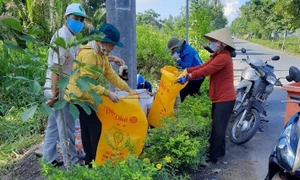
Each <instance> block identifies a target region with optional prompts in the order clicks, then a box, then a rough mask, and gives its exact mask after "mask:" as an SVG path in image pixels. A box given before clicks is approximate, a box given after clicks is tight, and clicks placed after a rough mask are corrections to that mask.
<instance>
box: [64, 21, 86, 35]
mask: <svg viewBox="0 0 300 180" xmlns="http://www.w3.org/2000/svg"><path fill="white" fill-rule="evenodd" d="M67 26H68V28H69V29H70V31H71V32H72V33H74V34H78V33H80V32H81V31H82V29H83V26H84V23H83V22H80V21H76V20H74V19H71V18H68V19H67Z"/></svg>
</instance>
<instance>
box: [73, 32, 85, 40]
mask: <svg viewBox="0 0 300 180" xmlns="http://www.w3.org/2000/svg"><path fill="white" fill-rule="evenodd" d="M75 36H76V40H77V41H79V40H81V39H82V38H83V35H82V33H78V34H76V35H75Z"/></svg>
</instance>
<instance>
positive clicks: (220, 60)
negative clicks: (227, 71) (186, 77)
mask: <svg viewBox="0 0 300 180" xmlns="http://www.w3.org/2000/svg"><path fill="white" fill-rule="evenodd" d="M227 63H231V61H230V59H229V58H227V56H223V55H219V56H216V57H215V58H214V59H213V60H212V59H211V60H210V61H209V63H207V65H206V66H204V67H203V68H201V69H198V70H196V71H193V72H191V74H190V77H191V79H195V78H199V77H205V76H208V75H211V74H213V73H215V72H217V71H219V70H221V69H222V68H223V67H224V66H225V65H226V64H227Z"/></svg>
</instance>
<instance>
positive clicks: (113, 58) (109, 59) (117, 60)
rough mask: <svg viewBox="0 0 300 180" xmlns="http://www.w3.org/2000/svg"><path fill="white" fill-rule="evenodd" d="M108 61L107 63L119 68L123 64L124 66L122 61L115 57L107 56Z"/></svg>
mask: <svg viewBox="0 0 300 180" xmlns="http://www.w3.org/2000/svg"><path fill="white" fill-rule="evenodd" d="M108 61H109V62H114V63H115V64H116V65H118V66H121V65H123V64H125V62H124V60H123V59H121V58H119V57H117V56H113V55H109V56H108Z"/></svg>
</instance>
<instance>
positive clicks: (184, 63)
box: [176, 52, 195, 69]
mask: <svg viewBox="0 0 300 180" xmlns="http://www.w3.org/2000/svg"><path fill="white" fill-rule="evenodd" d="M194 56H195V55H194V54H193V53H191V52H187V53H186V54H184V56H183V57H181V58H180V59H178V60H177V61H176V62H177V65H178V66H180V67H181V68H182V69H185V68H188V67H191V66H192V64H193V59H194Z"/></svg>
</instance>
